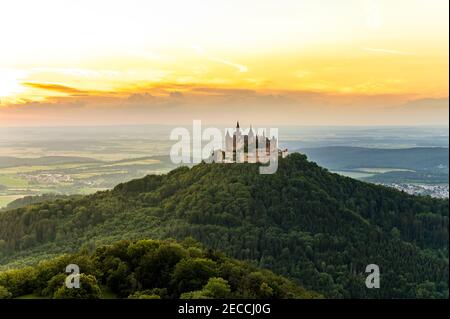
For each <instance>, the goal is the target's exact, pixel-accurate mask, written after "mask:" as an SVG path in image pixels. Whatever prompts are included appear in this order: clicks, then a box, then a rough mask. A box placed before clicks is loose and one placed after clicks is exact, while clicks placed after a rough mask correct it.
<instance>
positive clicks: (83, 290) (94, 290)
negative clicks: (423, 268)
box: [53, 274, 102, 299]
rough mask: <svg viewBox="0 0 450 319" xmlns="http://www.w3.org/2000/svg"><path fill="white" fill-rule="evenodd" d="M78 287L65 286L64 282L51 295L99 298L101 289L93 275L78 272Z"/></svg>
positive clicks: (56, 297) (57, 296) (69, 297)
mask: <svg viewBox="0 0 450 319" xmlns="http://www.w3.org/2000/svg"><path fill="white" fill-rule="evenodd" d="M79 277H80V288H67V287H66V285H65V284H64V285H63V286H61V287H60V288H59V289H58V290H57V291H56V292H55V294H54V295H53V298H55V299H99V298H101V295H102V293H101V290H100V287H99V286H98V284H97V279H96V278H95V277H94V276H93V275H85V274H80V275H79Z"/></svg>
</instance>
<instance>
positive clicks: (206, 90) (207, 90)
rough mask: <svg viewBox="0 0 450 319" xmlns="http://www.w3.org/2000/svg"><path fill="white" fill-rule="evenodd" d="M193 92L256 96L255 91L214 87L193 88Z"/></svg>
mask: <svg viewBox="0 0 450 319" xmlns="http://www.w3.org/2000/svg"><path fill="white" fill-rule="evenodd" d="M191 91H193V92H201V93H207V94H214V95H251V94H256V92H255V91H253V90H249V89H223V88H214V87H197V88H193V89H192V90H191Z"/></svg>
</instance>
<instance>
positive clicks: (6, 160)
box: [0, 156, 101, 168]
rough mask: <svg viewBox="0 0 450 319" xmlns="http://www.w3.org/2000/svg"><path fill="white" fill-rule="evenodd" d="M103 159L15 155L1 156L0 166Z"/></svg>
mask: <svg viewBox="0 0 450 319" xmlns="http://www.w3.org/2000/svg"><path fill="white" fill-rule="evenodd" d="M100 162H101V161H99V160H96V159H93V158H89V157H77V156H44V157H36V158H31V157H30V158H19V157H13V156H0V168H6V167H15V166H35V165H59V164H74V163H76V164H79V163H100Z"/></svg>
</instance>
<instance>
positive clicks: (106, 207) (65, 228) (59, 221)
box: [0, 153, 449, 298]
mask: <svg viewBox="0 0 450 319" xmlns="http://www.w3.org/2000/svg"><path fill="white" fill-rule="evenodd" d="M448 214H449V207H448V200H438V199H432V198H429V197H420V196H410V195H407V194H405V193H402V192H399V191H396V190H394V189H390V188H386V187H382V186H378V185H373V184H369V183H365V182H360V181H357V180H354V179H351V178H347V177H343V176H340V175H337V174H332V173H330V172H329V171H327V170H326V169H323V168H321V167H319V166H318V165H316V164H315V163H312V162H309V161H307V159H306V156H304V155H301V154H297V153H296V154H291V155H289V156H288V157H287V158H285V159H281V160H280V162H279V167H278V171H277V172H276V174H273V175H260V174H259V173H258V165H257V164H199V165H196V166H194V167H192V168H187V167H181V168H178V169H175V170H173V171H171V172H170V173H168V174H166V175H149V176H147V177H145V178H142V179H137V180H133V181H130V182H128V183H123V184H120V185H118V186H117V187H115V189H113V190H111V191H105V192H99V193H96V194H94V195H89V196H84V197H81V198H70V199H58V200H55V201H50V202H45V203H40V204H35V205H32V206H27V207H24V208H18V209H15V210H9V211H6V212H2V213H0V264H3V267H6V266H9V267H11V266H23V265H25V264H30V263H36V262H37V261H38V260H41V259H43V258H48V257H52V256H56V255H59V254H61V253H64V252H73V251H76V250H78V248H79V247H80V246H82V245H84V244H89V243H92V242H95V243H96V244H97V245H101V244H105V243H112V242H114V241H117V240H121V239H131V240H133V239H139V238H175V239H178V240H183V239H184V238H186V237H189V236H191V237H193V238H195V239H196V240H198V241H199V242H201V243H202V244H203V245H205V247H207V248H213V249H220V250H222V251H224V252H225V253H226V254H228V255H230V256H232V257H234V258H238V259H242V260H247V261H249V262H251V263H253V264H255V265H257V266H259V267H262V268H268V269H271V270H272V271H274V272H275V273H278V274H282V275H285V276H289V277H290V278H293V279H294V280H295V281H296V282H297V283H299V284H300V285H302V286H303V287H305V288H306V289H310V290H313V291H317V292H319V293H322V294H324V295H325V296H326V297H333V298H447V297H448V240H449V239H448ZM369 264H377V265H379V267H380V271H381V287H382V288H380V289H367V288H366V286H365V278H366V275H367V274H366V273H365V269H366V266H367V265H369Z"/></svg>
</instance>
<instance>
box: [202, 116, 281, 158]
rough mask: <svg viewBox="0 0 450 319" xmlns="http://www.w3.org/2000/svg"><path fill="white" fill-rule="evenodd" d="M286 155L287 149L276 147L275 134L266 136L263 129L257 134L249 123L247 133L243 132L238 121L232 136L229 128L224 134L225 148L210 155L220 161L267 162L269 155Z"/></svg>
mask: <svg viewBox="0 0 450 319" xmlns="http://www.w3.org/2000/svg"><path fill="white" fill-rule="evenodd" d="M287 155H288V150H287V149H284V150H280V149H278V140H277V138H276V137H275V136H272V138H269V137H266V133H265V131H263V133H262V135H261V136H258V134H257V133H256V134H255V132H254V131H253V128H252V126H251V125H250V129H249V131H248V134H244V132H243V131H242V130H241V128H240V126H239V121H238V122H237V123H236V129H235V130H234V132H233V136H231V134H230V131H229V130H227V132H226V134H225V149H224V150H215V151H214V152H213V153H212V155H211V157H212V160H213V161H214V162H220V163H267V162H268V161H269V159H270V156H281V157H283V158H284V157H286V156H287Z"/></svg>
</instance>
